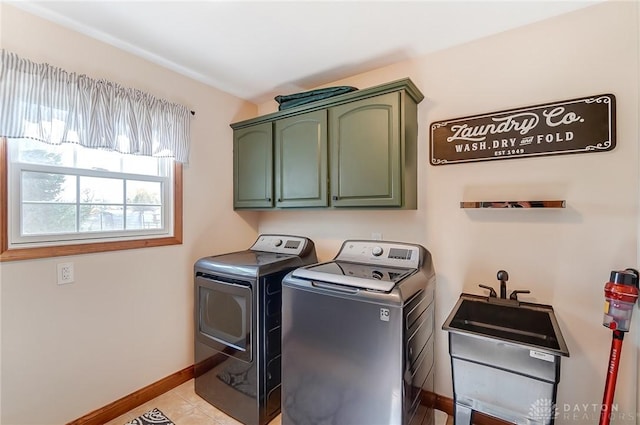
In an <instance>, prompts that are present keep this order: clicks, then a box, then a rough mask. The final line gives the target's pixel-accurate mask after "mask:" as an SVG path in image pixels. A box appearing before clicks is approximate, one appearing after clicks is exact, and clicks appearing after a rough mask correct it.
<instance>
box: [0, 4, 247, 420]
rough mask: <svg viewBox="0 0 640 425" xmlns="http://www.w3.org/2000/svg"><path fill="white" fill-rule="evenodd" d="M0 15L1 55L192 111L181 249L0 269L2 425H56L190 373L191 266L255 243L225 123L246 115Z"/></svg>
mask: <svg viewBox="0 0 640 425" xmlns="http://www.w3.org/2000/svg"><path fill="white" fill-rule="evenodd" d="M0 10H1V11H2V13H1V15H0V16H1V21H0V28H1V32H0V35H1V39H0V41H1V47H2V48H5V49H7V50H9V51H12V52H15V53H17V54H19V55H20V56H22V57H25V58H29V59H31V60H34V61H36V62H48V63H50V64H52V65H54V66H58V67H61V68H64V69H66V70H68V71H73V72H78V73H85V74H87V75H89V76H91V77H93V78H106V79H108V80H111V81H115V82H118V83H120V84H122V85H124V86H127V87H135V88H137V89H140V90H143V91H146V92H149V93H151V94H154V95H156V96H158V97H161V98H165V99H168V100H170V101H173V102H177V103H181V104H183V105H186V106H187V107H189V108H191V109H193V110H195V111H196V115H195V117H194V118H193V121H192V149H191V161H190V164H189V165H188V166H186V167H185V168H184V243H183V244H182V245H178V246H171V247H159V248H148V249H137V250H129V251H121V252H112V253H106V254H90V255H77V256H72V257H58V258H51V259H41V260H33V261H16V262H10V263H2V265H1V277H2V287H1V292H0V293H1V301H2V304H1V309H2V310H1V318H2V322H1V323H2V350H1V356H2V357H1V358H2V370H1V377H2V379H1V383H2V397H1V398H2V416H1V419H0V422H2V423H3V424H7V425H20V424H38V425H45V424H46V425H49V424H62V423H66V422H68V421H70V420H73V419H76V418H78V417H80V416H82V415H84V414H86V413H89V412H91V411H93V410H94V409H97V408H100V407H103V406H104V405H106V404H108V403H110V402H112V401H115V400H117V399H119V398H120V397H123V396H125V395H127V394H129V393H131V392H133V391H135V390H138V389H140V388H142V387H144V386H146V385H149V384H151V383H153V382H155V381H157V380H159V379H161V378H163V377H165V376H168V375H170V374H172V373H175V372H177V371H178V370H180V369H183V368H185V367H187V366H189V365H192V364H193V336H192V332H193V331H192V329H193V326H192V314H193V294H192V288H193V278H192V267H193V263H194V262H195V260H196V259H198V258H200V257H202V256H205V255H211V254H217V253H221V252H225V251H227V250H232V249H242V248H245V247H247V246H248V245H249V244H250V243H251V242H253V241H254V240H255V235H256V229H257V222H256V214H255V213H243V214H237V213H234V211H233V208H232V176H233V173H232V161H231V157H232V143H231V140H232V132H231V129H230V127H229V123H231V122H234V121H237V120H240V119H246V118H250V117H252V116H254V115H255V114H256V107H255V105H251V104H248V103H246V102H244V101H242V100H240V99H237V98H235V97H233V96H230V95H228V94H225V93H223V92H220V91H218V90H215V89H213V88H211V87H208V86H205V85H203V84H200V83H197V82H194V81H193V80H190V79H188V78H185V77H182V76H179V75H177V74H175V73H173V72H171V71H168V70H166V69H164V68H161V67H158V66H155V65H153V64H151V63H149V62H146V61H144V60H142V59H140V58H136V57H134V56H132V55H130V54H127V53H124V52H123V51H120V50H118V49H115V48H113V47H110V46H107V45H106V44H103V43H100V42H98V41H96V40H93V39H90V38H88V37H84V36H82V35H79V34H78V33H75V32H72V31H69V30H66V29H63V28H62V27H60V26H57V25H54V24H51V23H49V22H47V21H44V20H42V19H39V18H36V17H35V16H33V15H30V14H26V13H24V12H22V11H20V10H18V9H16V8H14V7H11V6H8V5H6V4H2V3H1V2H0ZM2 166H3V167H4V164H2ZM67 261H71V262H73V263H74V264H75V283H73V284H71V285H65V286H58V285H57V284H56V281H55V276H56V271H55V270H56V264H57V263H59V262H67Z"/></svg>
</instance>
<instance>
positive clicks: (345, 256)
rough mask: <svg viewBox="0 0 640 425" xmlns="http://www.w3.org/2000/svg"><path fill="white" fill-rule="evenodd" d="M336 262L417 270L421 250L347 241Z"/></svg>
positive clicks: (408, 245) (399, 244) (412, 247)
mask: <svg viewBox="0 0 640 425" xmlns="http://www.w3.org/2000/svg"><path fill="white" fill-rule="evenodd" d="M335 260H340V261H349V262H353V263H364V264H379V265H384V266H388V267H401V268H411V269H417V268H418V267H419V265H420V248H419V246H417V245H412V244H405V243H399V242H385V241H378V240H374V241H361V240H347V241H345V242H344V243H343V244H342V248H341V249H340V252H339V253H338V255H337V256H336V258H335Z"/></svg>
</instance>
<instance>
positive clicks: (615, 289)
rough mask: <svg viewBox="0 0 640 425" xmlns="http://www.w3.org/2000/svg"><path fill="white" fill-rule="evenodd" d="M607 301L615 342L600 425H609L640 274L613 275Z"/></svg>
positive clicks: (608, 321)
mask: <svg viewBox="0 0 640 425" xmlns="http://www.w3.org/2000/svg"><path fill="white" fill-rule="evenodd" d="M604 297H605V302H604V320H603V322H602V324H603V325H604V326H605V327H607V328H609V329H611V330H612V331H613V339H612V341H611V353H610V354H609V368H608V370H607V380H606V383H605V386H604V397H603V399H602V408H601V409H600V425H609V423H610V422H611V407H612V406H613V395H614V393H615V391H616V379H618V366H619V365H620V355H621V353H622V340H623V339H624V333H625V332H628V331H629V326H630V325H631V315H632V313H633V308H634V306H635V305H636V301H637V299H638V271H637V270H635V269H626V270H624V271H612V272H611V277H610V278H609V282H607V283H606V284H605V285H604Z"/></svg>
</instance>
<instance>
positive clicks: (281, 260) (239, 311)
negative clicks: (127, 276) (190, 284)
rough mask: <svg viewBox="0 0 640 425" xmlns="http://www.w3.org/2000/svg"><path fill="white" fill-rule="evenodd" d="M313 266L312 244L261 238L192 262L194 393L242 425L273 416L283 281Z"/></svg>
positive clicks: (286, 238)
mask: <svg viewBox="0 0 640 425" xmlns="http://www.w3.org/2000/svg"><path fill="white" fill-rule="evenodd" d="M317 261H318V260H317V257H316V252H315V246H314V244H313V242H312V241H311V240H310V239H307V238H304V237H299V236H287V235H261V236H259V237H258V239H257V240H256V242H255V243H254V244H253V245H252V246H251V248H249V249H247V250H244V251H238V252H232V253H229V254H223V255H217V256H210V257H205V258H201V259H200V260H198V261H197V262H196V263H195V265H194V274H195V277H194V279H195V282H194V289H195V303H194V313H195V314H194V316H195V317H194V319H195V326H194V331H195V391H196V394H198V395H199V396H200V397H202V398H203V399H205V400H206V401H208V402H209V403H211V404H212V405H214V406H215V407H217V408H218V409H220V410H222V411H223V412H225V413H226V414H228V415H229V416H232V417H234V418H235V419H237V420H238V421H240V422H242V423H244V424H247V425H264V424H267V423H269V421H270V420H271V419H273V418H274V417H275V416H277V415H278V413H279V412H280V368H281V361H280V360H281V324H282V320H281V319H282V315H281V309H280V307H281V302H282V279H283V277H284V276H285V275H286V274H287V273H288V272H290V271H291V270H293V269H295V268H297V267H301V266H304V265H307V264H312V263H315V262H317Z"/></svg>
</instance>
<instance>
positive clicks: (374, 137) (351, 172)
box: [329, 92, 402, 207]
mask: <svg viewBox="0 0 640 425" xmlns="http://www.w3.org/2000/svg"><path fill="white" fill-rule="evenodd" d="M399 107H400V94H399V93H397V92H396V93H388V94H385V95H381V96H375V97H371V98H368V99H363V100H359V101H355V102H352V103H347V104H344V105H340V106H336V107H334V108H330V109H329V122H330V124H331V204H332V205H333V206H336V207H362V206H381V207H399V206H401V205H402V164H401V163H400V158H401V152H400V148H401V143H400V114H399Z"/></svg>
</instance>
